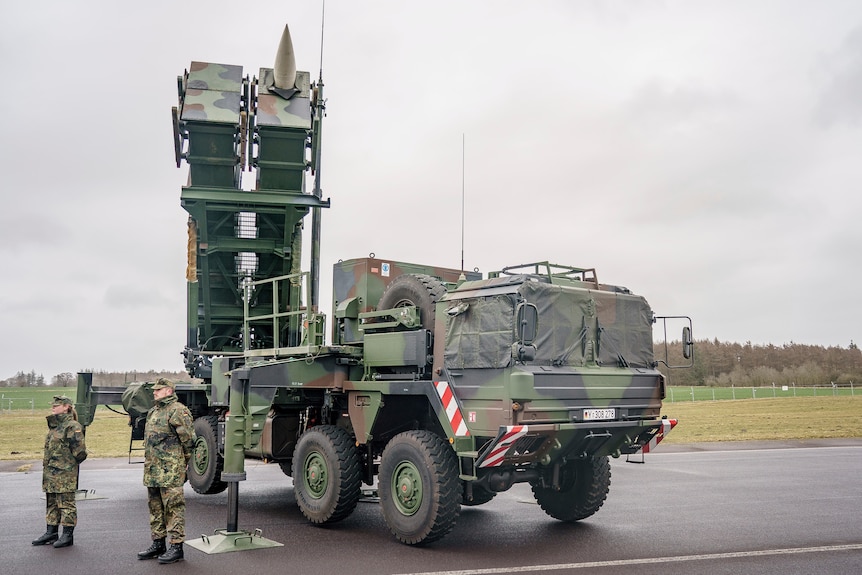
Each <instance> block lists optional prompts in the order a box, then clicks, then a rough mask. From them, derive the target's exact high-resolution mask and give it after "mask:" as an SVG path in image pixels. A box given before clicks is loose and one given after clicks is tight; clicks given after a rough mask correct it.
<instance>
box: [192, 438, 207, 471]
mask: <svg viewBox="0 0 862 575" xmlns="http://www.w3.org/2000/svg"><path fill="white" fill-rule="evenodd" d="M209 459H210V457H209V449H208V448H207V442H206V440H205V439H204V438H203V437H198V438H197V440H196V441H195V449H194V456H193V458H192V464H193V465H194V468H195V472H196V473H197V474H198V475H203V474H204V473H206V471H207V466H208V465H209Z"/></svg>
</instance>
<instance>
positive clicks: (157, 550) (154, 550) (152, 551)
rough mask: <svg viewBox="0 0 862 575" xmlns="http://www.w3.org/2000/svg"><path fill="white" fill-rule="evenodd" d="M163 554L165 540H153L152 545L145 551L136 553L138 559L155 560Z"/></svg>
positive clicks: (161, 538) (162, 538)
mask: <svg viewBox="0 0 862 575" xmlns="http://www.w3.org/2000/svg"><path fill="white" fill-rule="evenodd" d="M164 552H165V538H164V537H160V538H159V539H153V544H152V545H150V547H149V549H147V550H146V551H141V552H140V553H138V559H155V558H156V557H158V556H159V555H161V554H162V553H164Z"/></svg>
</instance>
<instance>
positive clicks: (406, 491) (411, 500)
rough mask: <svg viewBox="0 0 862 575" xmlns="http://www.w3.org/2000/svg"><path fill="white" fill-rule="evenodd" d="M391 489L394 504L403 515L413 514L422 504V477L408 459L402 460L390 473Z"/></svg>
mask: <svg viewBox="0 0 862 575" xmlns="http://www.w3.org/2000/svg"><path fill="white" fill-rule="evenodd" d="M392 491H393V492H394V493H395V505H396V507H398V511H400V512H401V513H403V514H404V515H413V514H414V513H416V512H417V511H418V510H419V506H420V505H421V504H422V478H421V476H420V475H419V470H418V469H417V468H416V466H415V465H413V464H412V463H410V462H409V461H403V462H401V463H399V464H398V466H397V467H396V468H395V473H393V474H392Z"/></svg>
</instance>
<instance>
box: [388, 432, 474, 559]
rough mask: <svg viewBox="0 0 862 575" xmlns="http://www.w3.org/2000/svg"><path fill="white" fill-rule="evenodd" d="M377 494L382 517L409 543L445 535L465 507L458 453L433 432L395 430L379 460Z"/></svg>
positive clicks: (401, 539)
mask: <svg viewBox="0 0 862 575" xmlns="http://www.w3.org/2000/svg"><path fill="white" fill-rule="evenodd" d="M379 477H380V480H379V482H378V495H379V496H380V507H381V509H382V511H383V519H384V520H385V521H386V525H387V526H388V527H389V530H390V531H391V532H392V534H393V535H395V537H396V538H397V539H398V540H399V541H400V542H402V543H405V544H407V545H422V544H425V543H431V542H432V541H436V540H438V539H440V538H442V537H443V536H444V535H446V534H447V533H449V531H451V530H452V528H453V527H454V526H455V521H456V520H457V519H458V514H459V513H460V511H461V505H460V503H461V481H460V480H459V479H458V461H457V459H456V458H455V452H454V451H452V448H451V447H450V446H449V445H448V444H447V443H445V442H444V441H443V440H442V439H441V438H440V437H438V436H437V435H435V434H433V433H431V432H430V431H415V430H414V431H406V432H404V433H401V434H399V435H396V436H395V437H394V438H392V440H391V441H390V442H389V444H388V445H387V446H386V449H384V450H383V455H382V456H381V459H380V476H379Z"/></svg>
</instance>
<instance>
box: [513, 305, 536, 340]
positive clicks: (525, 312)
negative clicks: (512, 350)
mask: <svg viewBox="0 0 862 575" xmlns="http://www.w3.org/2000/svg"><path fill="white" fill-rule="evenodd" d="M516 329H517V330H518V341H519V342H521V343H522V344H524V345H533V341H534V340H535V339H536V332H537V330H538V329H539V310H538V309H537V308H536V306H535V305H533V304H531V303H522V304H520V305H518V327H517V328H516Z"/></svg>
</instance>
